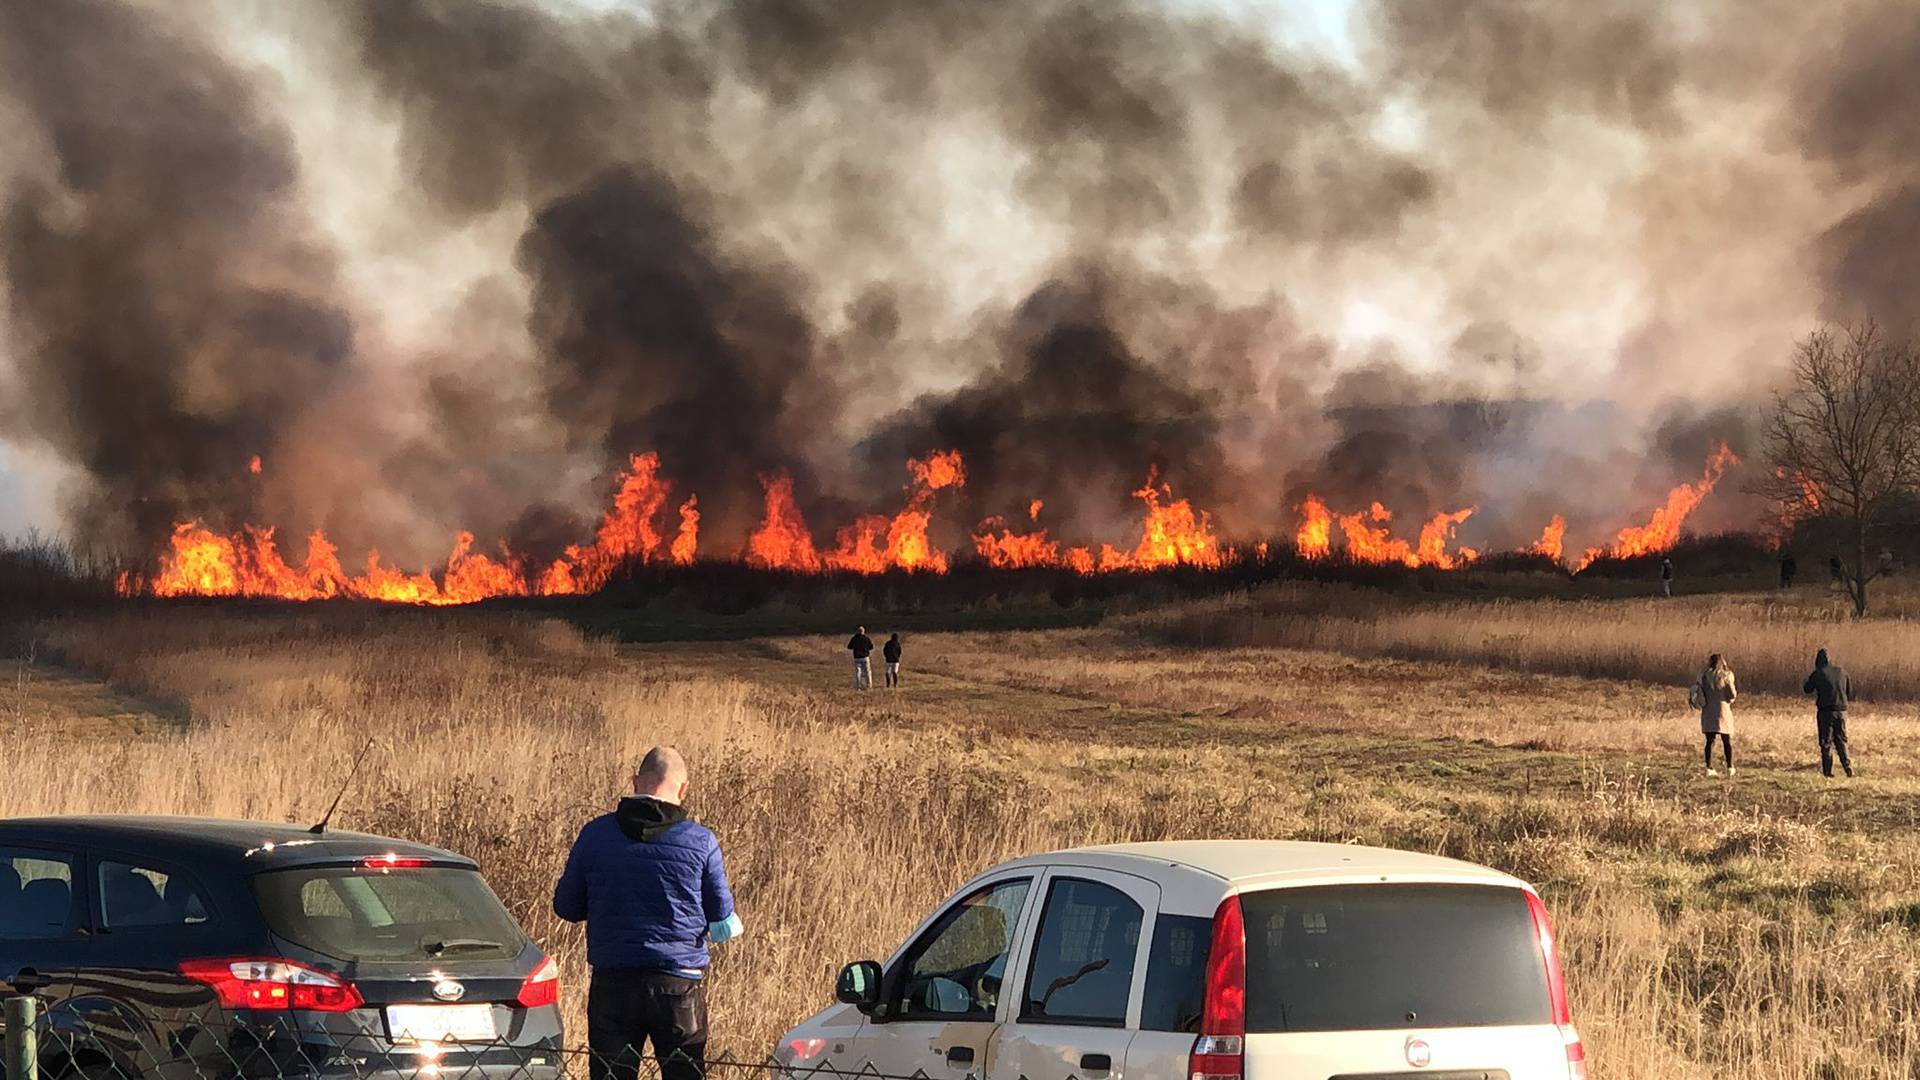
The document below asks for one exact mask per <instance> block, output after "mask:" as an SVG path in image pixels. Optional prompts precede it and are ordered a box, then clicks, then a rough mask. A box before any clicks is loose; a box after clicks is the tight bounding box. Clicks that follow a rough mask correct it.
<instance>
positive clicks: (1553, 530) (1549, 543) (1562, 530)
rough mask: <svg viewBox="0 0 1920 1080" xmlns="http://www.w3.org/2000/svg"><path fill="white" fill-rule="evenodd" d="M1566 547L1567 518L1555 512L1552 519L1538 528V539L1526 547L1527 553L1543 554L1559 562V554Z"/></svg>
mask: <svg viewBox="0 0 1920 1080" xmlns="http://www.w3.org/2000/svg"><path fill="white" fill-rule="evenodd" d="M1566 549H1567V519H1566V518H1564V517H1561V516H1560V515H1559V514H1555V515H1553V520H1552V521H1549V522H1547V527H1546V528H1544V529H1542V530H1540V539H1538V540H1535V541H1534V542H1533V546H1531V547H1529V548H1527V554H1529V555H1545V556H1546V557H1547V558H1549V559H1552V560H1553V561H1554V562H1559V561H1560V556H1561V555H1562V554H1563V553H1564V552H1565V551H1566Z"/></svg>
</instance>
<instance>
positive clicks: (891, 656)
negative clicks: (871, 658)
mask: <svg viewBox="0 0 1920 1080" xmlns="http://www.w3.org/2000/svg"><path fill="white" fill-rule="evenodd" d="M880 657H881V659H883V660H885V661H886V662H887V685H888V686H889V687H896V686H899V685H900V635H899V634H894V635H893V636H892V637H889V638H887V643H886V644H885V645H882V646H880Z"/></svg>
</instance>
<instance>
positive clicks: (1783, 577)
mask: <svg viewBox="0 0 1920 1080" xmlns="http://www.w3.org/2000/svg"><path fill="white" fill-rule="evenodd" d="M1799 571H1800V567H1799V564H1797V563H1795V562H1794V561H1793V552H1791V551H1788V550H1785V549H1782V550H1781V552H1780V587H1781V588H1783V589H1791V588H1793V575H1795V574H1796V573H1799Z"/></svg>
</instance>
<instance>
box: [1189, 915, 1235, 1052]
mask: <svg viewBox="0 0 1920 1080" xmlns="http://www.w3.org/2000/svg"><path fill="white" fill-rule="evenodd" d="M1246 1035H1247V929H1246V922H1245V920H1244V918H1243V917H1242V915H1241V914H1240V898H1239V897H1238V896H1229V897H1227V898H1226V899H1225V900H1222V901H1221V902H1220V908H1219V910H1217V911H1215V912H1214V913H1213V944H1212V947H1211V948H1210V949H1209V950H1208V951H1207V997H1206V1001H1205V1003H1204V1004H1203V1005H1202V1006H1201V1009H1200V1037H1199V1038H1197V1039H1195V1040H1193V1056H1192V1058H1191V1060H1190V1061H1189V1062H1188V1067H1187V1076H1188V1078H1189V1080H1240V1075H1241V1070H1242V1057H1241V1055H1242V1053H1243V1052H1244V1050H1245V1049H1246Z"/></svg>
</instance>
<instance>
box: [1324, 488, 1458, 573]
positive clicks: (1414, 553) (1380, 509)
mask: <svg viewBox="0 0 1920 1080" xmlns="http://www.w3.org/2000/svg"><path fill="white" fill-rule="evenodd" d="M1476 509H1477V508H1476V507H1471V506H1469V507H1467V508H1466V509H1464V510H1455V511H1452V512H1451V513H1442V514H1435V515H1434V516H1433V517H1432V518H1430V519H1429V520H1428V521H1427V522H1426V524H1424V525H1422V526H1421V527H1420V536H1419V538H1418V539H1417V540H1415V541H1412V542H1409V541H1407V540H1403V539H1401V538H1399V537H1396V536H1394V535H1393V533H1392V530H1391V529H1390V528H1389V526H1390V525H1391V524H1392V522H1393V511H1391V510H1389V509H1387V508H1386V506H1385V505H1383V504H1382V503H1380V502H1378V501H1375V502H1373V503H1371V504H1369V505H1368V507H1367V508H1366V509H1365V510H1364V511H1361V512H1360V513H1357V514H1335V513H1333V512H1331V511H1330V510H1328V509H1327V504H1326V503H1325V502H1324V501H1323V500H1322V499H1321V498H1320V497H1319V496H1317V495H1308V496H1307V497H1306V500H1305V501H1304V502H1303V503H1301V506H1300V513H1301V517H1302V521H1301V525H1300V529H1299V531H1298V532H1297V533H1295V534H1294V546H1295V547H1296V548H1297V549H1298V550H1299V552H1300V554H1301V555H1303V556H1305V557H1306V558H1309V559H1321V558H1325V557H1326V556H1327V555H1329V554H1330V553H1331V552H1332V550H1333V526H1334V525H1335V524H1338V525H1339V526H1340V534H1341V536H1342V537H1343V538H1344V539H1345V541H1346V548H1345V550H1346V555H1347V558H1349V559H1351V560H1353V561H1354V562H1361V563H1380V564H1384V563H1400V564H1401V565H1403V566H1409V567H1421V566H1432V567H1438V568H1439V569H1442V570H1452V569H1454V568H1455V567H1458V566H1461V565H1463V564H1466V563H1470V562H1473V561H1474V560H1475V559H1478V558H1479V557H1480V553H1479V552H1478V551H1476V550H1475V549H1473V548H1469V547H1461V548H1457V549H1452V550H1449V545H1451V544H1452V543H1453V538H1454V530H1455V529H1457V528H1459V526H1460V523H1461V522H1463V521H1465V520H1467V519H1468V518H1470V517H1472V516H1473V515H1474V511H1475V510H1476Z"/></svg>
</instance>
